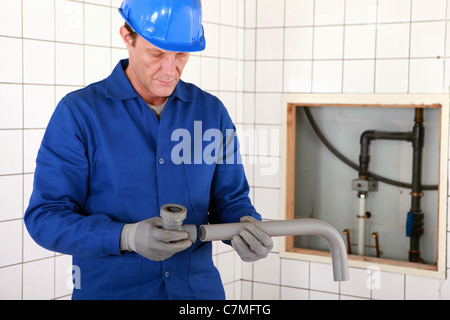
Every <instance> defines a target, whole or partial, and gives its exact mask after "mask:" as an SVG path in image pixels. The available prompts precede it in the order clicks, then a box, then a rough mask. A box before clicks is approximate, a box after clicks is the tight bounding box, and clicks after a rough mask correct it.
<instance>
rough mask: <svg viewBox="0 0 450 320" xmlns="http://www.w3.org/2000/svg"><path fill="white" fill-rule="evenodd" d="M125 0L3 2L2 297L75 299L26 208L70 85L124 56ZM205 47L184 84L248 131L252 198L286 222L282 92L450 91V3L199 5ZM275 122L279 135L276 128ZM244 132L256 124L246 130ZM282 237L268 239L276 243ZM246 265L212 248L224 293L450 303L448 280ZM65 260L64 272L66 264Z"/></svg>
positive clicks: (271, 262)
mask: <svg viewBox="0 0 450 320" xmlns="http://www.w3.org/2000/svg"><path fill="white" fill-rule="evenodd" d="M120 3H121V0H90V1H88V0H85V1H82V0H41V1H34V0H21V1H9V0H0V5H1V7H2V10H1V11H0V47H1V48H7V49H5V50H2V53H1V58H2V59H0V150H2V157H0V299H65V298H70V292H71V288H70V287H71V286H70V285H67V280H68V279H69V278H70V274H71V270H70V264H71V260H70V257H68V256H64V255H60V254H57V253H53V252H50V251H47V250H45V249H43V248H41V247H39V246H38V245H36V244H35V243H34V242H33V240H32V239H31V238H30V237H29V236H28V234H27V232H26V229H25V227H24V225H23V219H22V216H23V212H24V210H25V208H26V206H27V202H28V199H29V196H30V194H31V188H32V181H33V174H32V173H33V171H34V161H35V157H36V152H37V149H38V146H39V142H40V139H41V138H42V135H43V133H44V130H45V127H46V124H47V122H48V119H49V117H50V115H51V113H52V111H53V109H54V107H55V105H56V103H57V102H58V101H59V100H60V99H61V97H62V96H64V94H65V93H67V92H70V91H72V90H75V89H78V88H80V87H83V86H85V85H88V84H89V83H91V82H94V81H98V80H100V79H102V78H104V77H106V76H107V75H109V73H110V72H111V70H112V68H113V67H114V66H115V65H116V63H117V61H118V60H119V59H120V58H123V57H126V56H127V52H126V50H124V48H123V45H122V41H121V39H120V37H119V36H118V29H119V26H120V25H121V24H122V19H121V17H120V16H119V14H118V13H117V7H118V6H120ZM203 6H204V26H205V32H206V36H207V49H206V50H205V51H204V52H202V53H195V54H192V55H191V61H190V63H189V64H188V67H187V68H186V70H185V76H184V79H185V80H188V81H192V82H194V83H196V84H199V85H200V86H201V87H202V88H204V89H205V90H208V91H210V92H211V93H213V94H216V95H218V96H219V97H220V98H221V99H222V100H223V101H224V102H225V103H226V105H227V107H228V109H229V111H230V114H231V116H232V117H233V119H234V120H235V122H236V125H237V126H238V127H241V128H242V129H243V131H244V132H245V134H246V135H245V137H244V139H248V142H247V143H246V145H244V146H243V149H242V150H243V157H244V159H245V163H244V166H245V170H246V172H247V175H248V179H249V182H250V185H251V194H250V197H251V199H253V201H254V204H255V206H256V208H257V209H258V210H259V211H260V212H261V213H262V214H263V216H264V217H265V218H266V219H279V218H280V209H279V203H280V200H281V199H280V189H279V188H280V186H279V181H280V180H279V178H280V177H279V174H280V173H279V166H280V164H279V161H280V153H279V152H280V151H279V150H280V149H279V142H272V140H267V143H265V144H258V142H259V141H260V140H262V136H263V134H265V133H267V132H273V133H274V134H276V133H277V132H278V133H279V130H280V126H281V118H280V111H281V107H282V106H281V104H280V103H281V94H282V93H284V92H305V93H320V92H323V93H344V92H345V93H350V92H359V93H408V92H425V93H430V92H437V93H449V85H450V67H449V65H450V64H449V63H448V62H447V58H448V55H449V54H448V52H449V51H448V48H449V45H450V32H449V31H450V29H449V27H450V26H449V24H448V19H449V18H450V15H449V12H450V11H449V4H448V0H434V1H432V2H430V1H426V0H396V1H392V0H203ZM271 130H273V131H271ZM249 132H250V133H249ZM279 241H280V240H279V239H276V243H277V244H278V243H279ZM277 252H278V247H277V246H276V247H275V248H274V250H273V253H271V254H270V255H269V257H268V258H267V259H265V260H264V261H260V262H257V263H243V262H241V261H240V259H239V257H238V256H237V255H236V254H235V253H234V252H233V251H232V249H231V248H230V247H228V246H226V245H223V244H222V243H215V244H214V262H215V264H216V265H217V266H218V268H219V270H220V271H221V274H222V278H223V280H224V286H225V290H226V294H227V297H228V298H229V299H424V298H431V299H439V298H442V299H448V298H450V284H449V281H447V282H443V283H442V282H439V281H436V280H431V279H426V278H418V277H412V276H406V275H402V274H392V273H387V272H382V273H380V274H377V275H379V278H377V281H379V282H377V283H376V284H378V286H375V285H374V286H372V287H368V286H367V284H368V281H369V280H371V278H370V277H371V276H372V275H373V274H374V273H373V272H375V271H372V273H371V272H369V273H367V271H366V270H360V269H351V270H350V275H351V281H350V282H347V283H343V284H338V283H335V282H333V281H332V280H331V266H330V265H328V264H320V263H311V262H305V261H296V260H288V259H280V258H279V256H278V253H277ZM68 268H69V269H68Z"/></svg>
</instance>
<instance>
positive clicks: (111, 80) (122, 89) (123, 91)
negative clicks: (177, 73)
mask: <svg viewBox="0 0 450 320" xmlns="http://www.w3.org/2000/svg"><path fill="white" fill-rule="evenodd" d="M127 67H128V59H124V60H121V61H120V62H119V63H118V64H117V65H116V67H115V68H114V70H113V72H112V73H111V75H110V76H109V77H108V78H107V79H106V87H105V90H106V92H105V95H106V97H107V98H112V99H120V100H128V99H134V98H137V97H139V94H138V93H137V91H136V90H135V89H134V88H133V86H132V85H131V82H130V81H129V80H128V78H127V76H126V74H125V69H126V68H127ZM171 98H179V99H180V100H182V101H185V102H189V101H192V100H193V98H194V97H193V96H192V94H191V92H190V91H189V89H188V87H187V85H186V83H184V82H183V81H182V80H180V81H178V84H177V86H176V87H175V90H174V91H173V93H172V94H171V96H170V97H169V100H170V99H171Z"/></svg>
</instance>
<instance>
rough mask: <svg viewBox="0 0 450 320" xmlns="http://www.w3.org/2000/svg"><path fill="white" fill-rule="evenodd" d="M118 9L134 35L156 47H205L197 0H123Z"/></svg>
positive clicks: (186, 49) (190, 48) (180, 48)
mask: <svg viewBox="0 0 450 320" xmlns="http://www.w3.org/2000/svg"><path fill="white" fill-rule="evenodd" d="M119 12H120V14H121V15H122V17H123V18H124V19H125V21H126V22H127V23H128V24H129V25H130V27H131V28H132V29H133V30H134V31H136V33H137V34H139V35H140V36H141V37H143V38H144V39H145V40H147V41H148V42H150V43H152V44H153V45H155V46H157V47H158V48H161V49H163V50H167V51H176V52H194V51H202V50H204V49H205V45H206V41H205V35H204V30H203V25H202V5H201V1H200V0H124V1H123V2H122V5H121V7H120V8H119Z"/></svg>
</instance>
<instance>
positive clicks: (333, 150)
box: [303, 107, 438, 190]
mask: <svg viewBox="0 0 450 320" xmlns="http://www.w3.org/2000/svg"><path fill="white" fill-rule="evenodd" d="M303 110H304V111H305V115H306V118H307V119H308V122H309V124H310V125H311V127H312V129H313V131H314V132H315V134H316V135H317V137H318V138H319V139H320V141H321V142H322V143H323V144H324V145H325V147H326V148H327V149H328V150H329V151H330V152H331V153H332V154H334V155H335V156H336V157H337V158H338V159H339V160H341V161H342V162H343V163H345V164H346V165H347V166H349V167H350V168H352V169H354V170H356V171H359V165H358V164H356V163H354V162H353V161H352V160H350V159H349V158H347V157H346V156H344V155H343V154H342V153H341V152H339V151H338V150H337V149H336V148H335V147H334V146H333V145H332V144H331V143H330V141H328V139H327V138H326V137H325V135H324V134H323V133H322V131H321V130H320V128H319V126H318V125H317V123H316V121H315V120H314V117H313V116H312V114H311V111H310V110H309V107H303ZM368 176H369V177H370V178H373V179H375V180H377V181H380V182H384V183H386V184H389V185H391V186H395V187H399V188H405V189H412V184H411V183H406V182H401V181H396V180H392V179H389V178H386V177H383V176H380V175H378V174H375V173H373V172H370V171H369V172H368ZM422 189H423V190H438V186H437V185H423V186H422Z"/></svg>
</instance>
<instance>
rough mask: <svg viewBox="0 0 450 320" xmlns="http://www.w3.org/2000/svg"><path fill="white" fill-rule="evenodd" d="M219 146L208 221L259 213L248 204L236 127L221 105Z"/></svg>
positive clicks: (235, 219)
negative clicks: (221, 118)
mask: <svg viewBox="0 0 450 320" xmlns="http://www.w3.org/2000/svg"><path fill="white" fill-rule="evenodd" d="M222 122H223V124H222V130H221V131H222V134H223V150H222V152H221V153H220V154H222V158H219V159H218V160H217V164H216V168H215V172H214V176H213V181H212V186H211V197H210V207H209V223H233V222H239V221H240V218H242V217H244V216H253V217H254V218H256V219H257V220H261V216H260V214H259V213H257V212H256V210H255V208H254V206H253V205H252V203H251V201H250V198H249V196H248V194H249V190H250V188H249V185H248V182H247V178H246V176H245V172H244V167H243V165H242V158H241V155H240V151H239V141H238V138H237V135H236V128H235V126H234V125H233V123H232V120H231V118H230V117H229V115H228V112H227V111H226V109H225V107H223V121H222Z"/></svg>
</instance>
